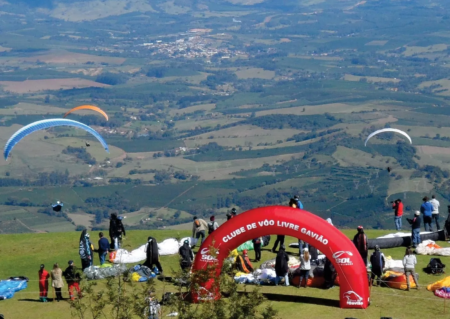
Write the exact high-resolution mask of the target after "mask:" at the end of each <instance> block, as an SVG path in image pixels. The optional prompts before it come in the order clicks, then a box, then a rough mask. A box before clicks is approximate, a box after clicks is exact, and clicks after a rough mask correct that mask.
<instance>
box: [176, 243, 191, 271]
mask: <svg viewBox="0 0 450 319" xmlns="http://www.w3.org/2000/svg"><path fill="white" fill-rule="evenodd" d="M178 254H179V255H180V258H181V260H180V267H181V269H182V270H183V271H188V270H189V269H191V266H192V262H193V261H194V253H193V252H192V249H191V246H190V245H189V239H186V240H185V241H184V242H183V246H181V247H180V249H179V250H178Z"/></svg>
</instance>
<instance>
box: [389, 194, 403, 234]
mask: <svg viewBox="0 0 450 319" xmlns="http://www.w3.org/2000/svg"><path fill="white" fill-rule="evenodd" d="M391 203H392V209H393V210H394V212H395V217H394V221H395V229H396V230H401V229H402V216H403V203H402V200H401V199H397V200H395V201H394V202H391Z"/></svg>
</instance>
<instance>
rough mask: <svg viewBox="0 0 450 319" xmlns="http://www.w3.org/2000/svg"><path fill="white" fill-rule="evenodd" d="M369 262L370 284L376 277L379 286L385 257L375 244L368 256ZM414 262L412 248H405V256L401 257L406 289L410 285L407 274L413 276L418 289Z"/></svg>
mask: <svg viewBox="0 0 450 319" xmlns="http://www.w3.org/2000/svg"><path fill="white" fill-rule="evenodd" d="M370 263H371V265H372V269H371V278H370V285H371V286H372V285H373V284H374V279H376V281H377V285H378V286H380V284H381V277H382V276H383V272H384V268H385V266H386V258H385V256H384V254H383V253H382V252H381V250H380V247H379V246H378V245H376V246H375V251H374V252H373V253H372V255H371V256H370ZM416 264H417V259H416V256H415V255H414V253H413V251H412V248H411V247H408V248H406V252H405V256H404V257H403V267H404V271H405V276H406V287H407V288H406V290H408V291H409V290H410V287H411V284H410V281H409V276H411V277H412V278H413V280H414V283H415V284H416V288H417V289H419V281H418V280H417V274H416V271H415V266H416Z"/></svg>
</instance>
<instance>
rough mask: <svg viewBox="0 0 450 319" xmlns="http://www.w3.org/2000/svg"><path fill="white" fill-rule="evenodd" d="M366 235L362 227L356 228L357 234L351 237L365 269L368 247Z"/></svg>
mask: <svg viewBox="0 0 450 319" xmlns="http://www.w3.org/2000/svg"><path fill="white" fill-rule="evenodd" d="M368 242H369V241H368V240H367V236H366V234H364V227H362V226H358V233H357V234H356V235H355V237H353V243H354V244H355V246H356V249H358V251H359V254H360V255H361V258H362V260H363V261H364V265H366V267H367V254H368V251H369V245H368Z"/></svg>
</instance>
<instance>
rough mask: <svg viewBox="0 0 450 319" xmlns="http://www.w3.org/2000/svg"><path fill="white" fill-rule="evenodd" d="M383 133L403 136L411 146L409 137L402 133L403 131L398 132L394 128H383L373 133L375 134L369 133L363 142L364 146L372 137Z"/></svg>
mask: <svg viewBox="0 0 450 319" xmlns="http://www.w3.org/2000/svg"><path fill="white" fill-rule="evenodd" d="M384 132H395V133H399V134H402V135H403V136H405V137H406V138H407V139H408V140H409V142H410V143H411V144H412V140H411V137H409V135H408V134H406V132H403V131H401V130H399V129H396V128H384V129H381V130H378V131H375V132H373V133H371V134H370V135H369V136H368V137H367V139H366V141H365V142H364V146H367V142H368V141H369V140H370V139H371V138H372V137H373V136H375V135H377V134H380V133H384Z"/></svg>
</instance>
